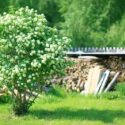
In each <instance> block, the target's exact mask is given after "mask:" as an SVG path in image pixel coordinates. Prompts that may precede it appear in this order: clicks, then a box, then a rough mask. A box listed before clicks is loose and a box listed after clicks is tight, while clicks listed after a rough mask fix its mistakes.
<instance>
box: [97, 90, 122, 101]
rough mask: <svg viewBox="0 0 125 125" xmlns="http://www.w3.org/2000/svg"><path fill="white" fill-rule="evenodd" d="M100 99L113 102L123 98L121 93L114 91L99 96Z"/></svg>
mask: <svg viewBox="0 0 125 125" xmlns="http://www.w3.org/2000/svg"><path fill="white" fill-rule="evenodd" d="M98 98H105V99H109V100H113V99H121V98H122V96H121V95H120V93H119V92H116V91H112V92H107V93H102V94H101V95H99V96H98Z"/></svg>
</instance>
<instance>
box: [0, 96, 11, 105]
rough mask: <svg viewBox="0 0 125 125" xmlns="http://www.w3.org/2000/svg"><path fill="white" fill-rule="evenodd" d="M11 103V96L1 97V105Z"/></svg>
mask: <svg viewBox="0 0 125 125" xmlns="http://www.w3.org/2000/svg"><path fill="white" fill-rule="evenodd" d="M10 101H11V97H10V95H9V94H3V95H1V96H0V104H1V103H2V104H3V103H9V102H10Z"/></svg>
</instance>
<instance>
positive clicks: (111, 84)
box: [104, 72, 120, 92]
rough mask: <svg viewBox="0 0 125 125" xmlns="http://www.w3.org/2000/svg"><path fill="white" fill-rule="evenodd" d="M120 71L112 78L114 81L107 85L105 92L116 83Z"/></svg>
mask: <svg viewBox="0 0 125 125" xmlns="http://www.w3.org/2000/svg"><path fill="white" fill-rule="evenodd" d="M119 74H120V72H117V73H116V74H115V76H114V78H113V79H112V81H111V82H110V83H109V84H108V86H107V87H106V89H105V91H104V92H107V91H109V90H110V89H111V87H112V86H113V84H114V83H115V81H116V79H117V77H118V76H119Z"/></svg>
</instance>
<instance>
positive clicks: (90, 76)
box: [85, 68, 94, 94]
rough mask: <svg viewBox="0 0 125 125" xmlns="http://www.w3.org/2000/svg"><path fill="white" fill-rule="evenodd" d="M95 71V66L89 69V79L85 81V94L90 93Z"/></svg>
mask: <svg viewBox="0 0 125 125" xmlns="http://www.w3.org/2000/svg"><path fill="white" fill-rule="evenodd" d="M93 71H94V68H91V69H89V74H88V79H87V81H86V83H85V94H88V93H89V91H90V87H91V81H92V76H93Z"/></svg>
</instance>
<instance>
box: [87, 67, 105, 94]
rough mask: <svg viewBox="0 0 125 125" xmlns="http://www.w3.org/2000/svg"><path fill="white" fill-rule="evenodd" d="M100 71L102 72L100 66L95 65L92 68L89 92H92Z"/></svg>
mask: <svg viewBox="0 0 125 125" xmlns="http://www.w3.org/2000/svg"><path fill="white" fill-rule="evenodd" d="M102 73H103V69H101V67H100V66H96V67H95V68H94V71H93V76H92V79H91V87H90V90H89V93H94V92H95V90H96V88H97V86H98V83H99V80H100V77H101V75H102Z"/></svg>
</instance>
